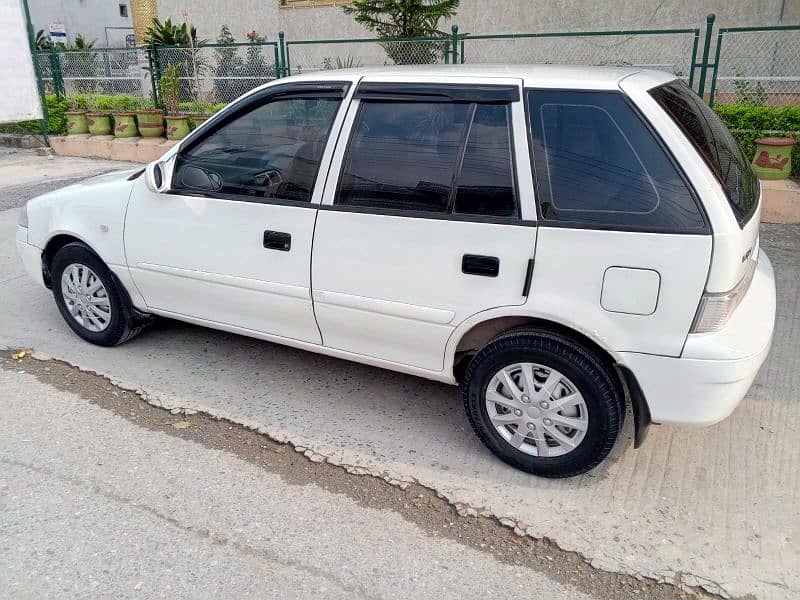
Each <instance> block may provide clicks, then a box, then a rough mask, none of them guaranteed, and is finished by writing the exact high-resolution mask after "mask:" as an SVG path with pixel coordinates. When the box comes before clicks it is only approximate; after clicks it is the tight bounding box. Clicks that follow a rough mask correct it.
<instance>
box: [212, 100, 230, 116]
mask: <svg viewBox="0 0 800 600" xmlns="http://www.w3.org/2000/svg"><path fill="white" fill-rule="evenodd" d="M226 106H228V103H227V102H217V103H216V104H212V105H211V114H212V115H213V114H214V113H218V112H219V111H221V110H222V109H223V108H225V107H226Z"/></svg>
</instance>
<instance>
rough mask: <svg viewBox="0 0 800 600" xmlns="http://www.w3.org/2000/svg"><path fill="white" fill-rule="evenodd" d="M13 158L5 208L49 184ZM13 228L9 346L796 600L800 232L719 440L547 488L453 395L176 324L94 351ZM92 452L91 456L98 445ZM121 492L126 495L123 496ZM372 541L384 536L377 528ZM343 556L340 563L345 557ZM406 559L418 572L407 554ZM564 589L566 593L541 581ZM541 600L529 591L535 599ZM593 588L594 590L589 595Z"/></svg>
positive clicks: (593, 558)
mask: <svg viewBox="0 0 800 600" xmlns="http://www.w3.org/2000/svg"><path fill="white" fill-rule="evenodd" d="M7 159H8V157H0V181H2V182H3V183H2V184H0V185H5V186H6V187H5V188H0V197H3V196H4V195H6V190H7V189H8V187H9V186H11V187H13V189H14V190H15V193H16V194H17V196H18V197H24V187H25V186H34V185H42V183H41V181H40V180H37V179H36V178H35V177H33V178H32V179H31V178H28V179H25V180H24V181H22V182H21V183H18V182H17V181H16V180H15V179H14V176H13V174H12V171H13V172H14V173H17V174H19V171H20V169H19V167H18V166H17V167H16V168H14V169H12V170H10V171H8V172H7V171H4V169H5V163H6V160H7ZM41 160H44V159H41ZM63 161H64V159H58V158H57V159H55V162H56V163H58V164H59V165H60V166H59V169H62V170H61V171H59V173H61V174H62V175H63V174H64V173H65V172H68V171H69V168H67V167H66V166H61V165H63ZM51 162H52V161H51ZM27 164H28V167H29V168H30V169H33V170H34V171H37V170H38V169H41V168H45V167H46V166H47V165H46V164H44V166H41V165H42V163H40V161H38V160H33V159H28V160H27ZM85 168H86V167H85V166H82V167H81V168H80V169H78V170H77V171H76V172H73V173H72V175H73V176H74V175H77V174H84V171H83V170H85ZM103 168H107V166H104V167H103ZM6 173H8V174H7V175H6ZM16 214H17V211H16V210H13V209H12V210H7V211H5V212H0V306H2V307H3V310H2V311H0V342H2V343H5V344H7V345H8V346H11V347H27V348H35V349H37V350H39V351H41V352H44V353H46V354H48V355H50V356H53V357H56V358H59V359H63V360H65V361H67V362H68V363H70V364H73V365H77V366H79V367H81V368H82V369H86V370H89V371H93V372H98V373H102V374H104V375H107V376H108V377H109V378H110V379H111V380H112V381H114V382H117V383H121V384H123V385H124V387H127V388H131V389H134V390H138V393H139V394H140V396H141V397H142V398H143V399H145V400H147V401H148V402H151V403H153V404H156V405H158V406H164V407H167V408H169V409H171V408H188V409H191V410H199V411H203V412H205V413H208V414H210V415H214V416H217V417H221V418H226V419H229V420H230V421H231V422H233V423H236V424H242V425H245V426H247V427H249V428H252V429H255V430H257V431H259V432H262V433H264V434H268V435H269V436H270V437H271V438H273V439H275V440H277V441H279V442H289V443H291V444H293V445H294V446H295V447H298V448H299V449H300V450H301V451H302V452H304V453H305V454H307V455H308V456H309V457H310V458H311V459H313V460H322V461H325V462H326V463H327V464H328V465H341V466H343V467H344V470H346V471H350V472H356V473H369V474H373V475H375V476H376V477H381V478H385V479H388V480H391V481H394V482H406V483H408V482H411V483H413V484H415V485H416V484H421V485H422V486H424V487H426V488H430V489H433V490H435V491H436V492H437V493H438V494H440V495H441V496H443V497H444V498H446V499H447V500H448V501H449V502H451V503H453V504H454V505H456V506H457V507H458V509H459V510H460V511H461V512H462V513H463V514H467V515H471V514H475V513H478V514H482V515H485V516H487V517H491V518H493V519H495V520H496V521H498V522H501V523H503V524H504V525H506V526H508V527H515V528H516V529H517V532H518V533H522V534H527V535H528V536H531V537H533V538H548V539H550V540H553V541H554V542H555V544H557V545H558V546H559V547H560V548H562V549H564V550H568V551H575V552H577V553H579V554H580V555H581V556H583V557H585V558H586V560H588V561H590V562H591V564H592V565H594V566H595V567H596V568H597V569H602V570H605V571H610V572H616V573H628V574H633V575H636V576H645V577H653V578H655V579H657V580H661V581H668V582H676V583H682V584H686V585H690V586H703V587H704V588H705V589H708V590H710V591H713V592H716V593H720V594H723V595H728V594H730V595H736V596H742V595H745V594H748V593H753V594H755V595H756V596H757V597H759V598H787V597H800V572H799V570H798V568H797V565H798V564H800V549H799V547H798V540H800V517H798V511H797V509H796V507H797V505H798V501H800V477H799V476H798V469H797V464H798V461H799V460H800V441H798V440H799V438H798V435H797V434H798V428H800V426H798V423H800V418H799V417H800V404H799V403H798V394H797V392H798V390H800V368H798V367H799V366H800V365H798V363H799V362H800V353H798V352H797V348H798V347H800V344H798V341H800V340H798V338H799V337H800V317H798V315H800V300H799V299H798V298H799V297H800V296H799V295H798V291H799V290H798V287H800V263H799V262H798V258H797V248H798V244H800V228H798V227H790V226H765V227H764V228H763V229H762V237H761V240H762V246H763V247H764V248H765V249H766V251H767V252H768V254H769V255H770V257H771V258H772V260H773V263H774V265H775V269H776V273H777V276H778V294H779V300H778V323H777V330H776V338H775V342H774V346H773V351H772V353H771V355H770V357H769V359H768V362H767V363H766V364H765V366H764V368H763V369H762V371H761V373H760V374H759V376H758V378H757V380H756V383H755V385H754V387H753V389H752V390H751V393H750V394H749V395H748V397H747V398H746V399H745V401H744V402H743V403H742V405H741V406H740V407H739V408H738V409H737V411H736V412H735V413H734V415H733V416H732V417H731V418H730V419H728V420H727V421H725V422H723V423H721V424H720V425H718V426H716V427H713V428H709V429H702V430H687V429H678V428H672V427H666V426H660V427H654V428H652V430H651V433H650V436H649V437H648V439H647V441H646V443H645V445H644V446H643V447H642V448H641V449H639V450H636V451H635V450H633V449H632V448H631V447H630V443H631V440H630V432H629V431H628V432H627V433H626V435H625V436H623V437H622V438H621V439H620V442H619V443H618V445H617V447H616V448H615V450H614V452H613V453H612V457H611V460H609V461H607V462H606V463H604V465H601V467H599V468H598V469H597V470H595V471H594V472H592V473H589V474H587V475H585V476H583V477H580V478H576V479H572V480H567V481H550V480H542V479H538V478H535V477H531V476H528V475H525V474H523V473H520V472H517V471H515V470H513V469H510V468H508V467H506V466H505V465H503V464H502V463H500V462H498V461H497V460H496V459H494V458H493V457H492V456H491V455H490V454H489V453H488V452H487V451H486V450H485V449H484V448H483V447H482V446H481V445H480V443H479V442H478V441H477V439H476V438H475V437H474V436H473V434H472V432H471V430H470V428H469V425H468V423H467V420H466V418H465V416H464V414H463V408H462V406H461V401H460V397H459V394H458V391H457V390H456V388H451V387H449V386H444V385H439V384H435V383H431V382H427V381H422V380H418V379H415V378H412V377H408V376H404V375H399V374H395V373H390V372H387V371H382V370H379V369H374V368H370V367H365V366H361V365H355V364H352V363H347V362H344V361H339V360H336V359H331V358H326V357H322V356H318V355H313V354H310V353H305V352H302V351H298V350H292V349H289V348H284V347H280V346H276V345H273V344H269V343H265V342H260V341H256V340H251V339H247V338H242V337H239V336H235V335H231V334H226V333H221V332H215V331H211V330H206V329H202V328H198V327H193V326H189V325H184V324H180V323H174V322H162V323H160V324H159V325H158V326H156V327H153V328H152V329H151V330H149V331H147V332H145V333H144V334H143V335H142V336H140V337H139V338H137V339H136V340H134V341H133V342H131V343H129V344H126V345H123V346H120V347H118V348H114V349H103V348H97V347H93V346H90V345H87V344H85V343H83V342H81V341H80V340H78V339H77V338H76V337H75V336H74V335H73V334H72V333H71V332H70V330H69V329H68V328H67V326H66V325H65V324H64V323H63V322H62V321H61V318H60V316H59V315H58V312H57V310H56V308H55V306H54V304H53V301H52V297H51V296H50V295H49V293H48V292H47V291H46V290H43V289H39V288H37V287H36V286H35V285H34V284H33V283H32V282H30V281H28V279H27V278H26V277H22V276H21V275H22V269H21V266H20V265H19V264H18V262H17V261H16V260H15V258H14V256H13V252H14V251H13V231H14V224H15V222H16ZM27 385H28V384H25V385H22V387H21V388H19V389H21V390H22V391H20V392H19V393H20V394H22V399H21V400H20V399H16V400H13V402H16V404H14V406H15V407H22V406H25V404H26V400H29V399H27V398H26V396H25V394H26V392H25V391H24V390H25V389H26V386H27ZM3 402H4V403H5V402H6V400H3ZM48 402H49V400H48ZM3 410H4V414H6V415H8V414H14V415H16V411H13V410H6V407H5V406H3ZM19 410H23V409H22V408H20V409H19ZM43 418H44V417H43ZM116 425H118V424H116V423H115V424H114V425H113V426H116ZM120 427H122V426H121V425H120ZM122 429H124V428H122ZM91 430H92V429H88V430H86V431H91ZM112 430H113V427H112ZM54 433H55V432H54ZM140 434H141V432H140ZM69 435H80V434H79V432H78V431H73V432H71V434H69ZM125 435H126V434H125V433H124V432H121V433H120V438H119V439H120V442H121V443H122V445H123V446H124V447H128V446H130V445H135V444H136V442H135V437H136V434H134V433H131V435H130V436H129V437H125ZM142 435H143V434H142ZM3 437H6V436H2V437H0V448H3V449H4V450H3V452H4V455H5V445H4V444H5V442H4V441H2V438H3ZM23 437H24V434H23ZM42 437H44V436H42ZM58 437H59V436H58V434H56V438H57V439H58ZM89 437H91V436H90V435H89ZM68 439H71V438H68ZM113 442H114V439H113V436H112V437H111V441H110V442H109V443H110V444H111V445H112V446H113V445H114V444H113ZM49 443H52V444H55V443H56V442H54V441H50V442H49ZM81 443H83V444H84V445H86V446H90V445H91V440H85V439H84V440H81ZM142 444H144V442H142ZM165 447H166V446H165ZM73 450H75V449H73ZM170 451H172V449H171V447H170ZM14 452H16V450H15V449H13V448H12V454H13V453H14ZM150 456H152V455H150ZM54 460H55V459H54ZM204 460H205V461H206V462H204V463H203V464H204V465H205V471H199V470H198V471H193V473H195V474H196V475H195V476H196V477H199V478H201V479H202V477H205V475H206V474H207V473H208V471H209V469H208V465H214V468H213V469H211V472H212V474H213V473H217V470H216V462H214V461H220V460H222V458H221V457H207V458H206V459H204ZM209 461H210V462H209ZM20 462H25V461H24V460H22V459H20ZM88 464H89V462H87V465H88ZM198 464H199V463H198ZM20 468H22V467H20ZM87 468H88V467H87ZM198 468H199V467H198ZM127 472H129V473H130V472H133V471H127ZM226 472H228V473H231V472H233V471H226ZM201 473H202V475H200V474H201ZM31 477H32V476H31ZM122 479H124V478H121V477H120V478H117V479H115V480H114V482H115V483H114V485H123V483H122ZM201 495H202V494H201ZM181 497H182V498H184V499H185V500H186V501H188V498H190V497H184V496H183V495H181ZM337 502H340V500H338V499H337V500H336V502H334V504H336V503H337ZM207 506H208V507H209V508H210V507H215V509H214V510H213V511H210V512H214V513H216V512H227V511H228V510H233V508H232V507H231V506H229V505H220V511H217V510H216V505H215V504H213V503H209V504H207ZM289 517H290V518H291V519H294V518H295V516H289ZM337 518H338V517H337ZM352 518H353V519H354V520H349V519H351V516H348V517H346V518H342V519H341V520H343V522H345V523H348V528H349V532H351V533H352V532H354V531H355V532H358V530H360V525H358V526H356V525H355V524H357V523H359V521H358V519H359V518H360V517H358V516H355V515H353V516H352ZM469 520H470V519H469V518H467V519H466V521H469ZM236 531H239V530H238V529H237V530H236ZM372 531H373V534H377V533H376V532H379V531H381V526H378V528H377V529H373V530H372ZM344 539H345V540H346V539H347V538H346V537H345V538H344ZM339 542H340V543H339V544H334V545H333V546H331V549H330V551H331V552H334V553H335V552H341V545H342V543H341V542H342V540H339ZM367 547H368V548H370V553H371V551H372V548H371V547H369V546H367ZM363 551H364V550H363V548H362V552H363ZM395 551H396V552H397V553H398V556H403V559H402V560H405V557H404V555H403V547H402V545H400V546H397V547H396V548H395ZM370 553H367V554H366V556H368V557H370V558H371V554H370ZM485 557H486V555H485ZM495 560H496V558H495ZM477 568H481V567H477ZM483 568H486V569H491V567H490V566H488V565H484V566H483ZM470 570H472V569H470ZM423 572H424V569H423ZM531 572H532V573H534V575H535V574H536V573H541V572H540V571H537V570H536V569H531ZM528 576H529V574H527V573H526V574H525V575H524V578H526V577H528ZM465 581H468V580H465ZM506 581H508V580H506ZM531 581H539V580H537V579H536V578H535V577H534V579H532V580H531ZM553 581H556V582H558V581H559V580H558V579H557V578H556V579H555V580H553V579H552V578H550V579H546V580H544V581H540V583H542V584H543V585H544V584H547V583H548V582H549V583H550V584H552V582H553ZM626 581H627V580H626ZM579 583H580V582H579ZM585 583H586V582H585V581H584V584H585ZM532 585H534V584H532ZM535 585H538V583H536V584H535ZM559 585H563V581H562V582H560V583H559ZM609 585H613V584H611V583H610V584H609ZM470 589H474V588H470ZM484 589H486V588H484ZM534 589H535V588H530V594H529V595H531V596H533V597H536V596H537V595H538V594H537V593H536V592H534V591H533V590H534ZM540 589H543V588H540ZM579 589H582V590H584V591H589V593H591V587H581V588H579ZM454 590H455V588H454ZM423 592H424V590H423V589H422V588H420V593H423ZM561 592H563V590H556V591H554V592H552V593H553V594H558V593H561ZM465 593H466V592H465ZM547 593H550V592H547ZM652 593H659V592H658V591H657V590H652ZM570 594H571V595H570V597H577V596H575V595H574V592H570ZM379 595H383V592H382V593H381V594H379ZM390 595H391V594H390ZM410 595H412V596H413V595H415V593H414V592H413V590H412V593H411V594H410ZM555 597H558V596H557V595H556V596H555ZM598 597H610V596H609V595H608V594H606V593H600V594H598ZM631 597H633V595H632V596H631ZM636 597H642V596H640V595H637V596H636Z"/></svg>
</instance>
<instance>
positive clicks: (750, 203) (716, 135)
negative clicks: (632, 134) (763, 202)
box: [650, 81, 759, 227]
mask: <svg viewBox="0 0 800 600" xmlns="http://www.w3.org/2000/svg"><path fill="white" fill-rule="evenodd" d="M650 95H651V96H653V98H654V99H655V100H656V102H658V103H659V104H660V105H661V107H662V108H663V109H664V110H665V111H667V114H669V115H670V117H672V120H673V121H675V123H677V124H678V126H679V127H680V128H681V129H682V130H683V132H684V133H685V134H686V137H687V138H689V141H690V142H692V144H693V145H694V147H695V148H696V149H697V151H698V152H699V153H700V155H701V156H702V157H703V159H704V160H705V162H706V164H708V166H709V167H710V168H711V170H712V171H713V172H714V175H715V176H716V178H717V179H718V180H719V182H720V184H721V185H722V189H723V190H724V191H725V195H726V196H727V197H728V203H729V204H730V205H731V209H732V210H733V213H734V215H736V220H737V221H738V222H739V226H740V227H744V224H745V223H747V221H748V220H749V219H750V217H751V216H752V215H753V213H754V212H755V210H756V206H757V205H758V194H759V184H758V178H757V177H756V176H755V173H753V170H752V169H751V168H750V163H749V161H748V160H747V158H746V157H745V155H744V153H743V152H742V150H741V148H739V145H738V144H737V143H736V140H734V139H733V136H732V135H731V133H730V132H729V131H728V130H727V129H726V128H725V125H723V123H722V121H720V119H719V117H717V115H716V114H715V113H714V111H713V110H711V108H710V107H709V106H708V105H707V104H706V103H705V102H703V101H702V100H701V99H700V97H699V96H697V94H695V93H694V92H693V91H692V90H691V89H689V87H688V86H687V85H686V84H685V83H683V82H682V81H673V82H671V83H668V84H667V85H662V86H660V87H657V88H654V89H653V90H651V91H650Z"/></svg>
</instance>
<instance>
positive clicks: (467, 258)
mask: <svg viewBox="0 0 800 600" xmlns="http://www.w3.org/2000/svg"><path fill="white" fill-rule="evenodd" d="M461 272H462V273H466V274H467V275H482V276H483V277H497V275H498V273H500V259H499V258H497V257H496V256H481V255H479V254H465V255H464V256H463V257H462V258H461Z"/></svg>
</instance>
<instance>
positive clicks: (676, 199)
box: [528, 91, 705, 233]
mask: <svg viewBox="0 0 800 600" xmlns="http://www.w3.org/2000/svg"><path fill="white" fill-rule="evenodd" d="M528 110H529V117H530V129H531V146H532V150H533V159H534V167H535V171H536V181H537V191H538V202H539V210H540V212H541V215H542V218H543V219H545V220H550V221H558V222H563V223H565V224H572V225H574V226H581V225H584V226H600V227H604V228H615V227H617V228H620V229H638V230H645V231H670V232H695V233H696V232H700V231H703V230H705V223H704V220H703V217H702V215H701V213H700V210H699V209H698V207H697V204H696V202H695V201H694V198H693V196H692V194H691V192H690V190H689V188H688V187H687V185H686V183H685V182H684V180H683V178H682V177H681V175H680V173H679V171H678V170H677V168H676V167H675V166H674V164H673V163H672V162H671V160H670V159H669V157H668V156H667V154H666V152H665V151H664V149H663V148H662V147H661V145H660V144H659V143H658V141H657V140H656V139H655V138H654V137H653V135H652V133H651V132H650V130H649V129H648V128H647V126H646V125H645V124H644V122H643V121H642V120H641V119H640V118H639V117H638V115H637V114H636V113H635V112H634V110H633V109H632V108H631V106H630V105H629V104H628V103H627V102H626V100H625V99H624V97H623V96H622V95H621V94H619V93H614V92H558V91H529V92H528Z"/></svg>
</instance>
